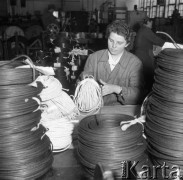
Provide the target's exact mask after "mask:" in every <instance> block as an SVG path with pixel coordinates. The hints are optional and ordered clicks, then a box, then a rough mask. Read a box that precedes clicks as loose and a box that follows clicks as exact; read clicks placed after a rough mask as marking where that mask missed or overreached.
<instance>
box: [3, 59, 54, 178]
mask: <svg viewBox="0 0 183 180" xmlns="http://www.w3.org/2000/svg"><path fill="white" fill-rule="evenodd" d="M1 63H2V64H3V65H2V66H3V68H2V66H0V71H1V69H3V70H5V71H7V72H8V71H9V70H13V68H14V65H13V64H14V61H10V62H4V63H3V62H1ZM15 64H16V65H17V64H18V63H15ZM5 71H4V72H5ZM21 72H22V71H20V72H19V73H20V74H21ZM24 72H27V73H28V75H29V76H30V77H33V75H32V76H31V74H30V73H29V71H27V69H26V70H25V71H24ZM19 73H18V70H17V74H18V75H19V77H21V79H22V81H23V78H24V77H22V76H20V74H19ZM21 75H22V74H21ZM23 75H24V74H23ZM28 75H27V74H26V73H25V76H26V77H28ZM9 76H10V74H4V75H2V74H1V78H0V81H1V80H2V82H3V83H2V82H1V83H0V101H1V104H0V159H1V163H0V179H7V180H28V179H36V178H39V177H41V176H42V175H44V174H45V173H46V172H47V171H48V170H49V169H50V168H51V166H52V162H53V155H52V151H51V142H50V139H49V138H48V136H46V135H45V133H46V129H45V128H44V127H43V126H41V125H39V123H40V119H41V111H40V110H38V109H39V104H38V101H39V100H38V98H37V95H38V93H40V91H41V87H40V86H38V87H37V88H35V87H32V86H30V85H29V83H31V82H32V80H33V79H30V78H29V80H27V81H24V83H21V82H20V83H19V82H18V81H17V82H13V81H12V83H7V82H5V81H4V80H5V79H11V78H12V79H13V78H14V79H18V78H17V77H16V74H14V73H13V74H11V77H9ZM4 77H6V78H4ZM21 79H19V81H21ZM16 83H17V84H16ZM27 83H28V84H27ZM2 84H3V85H2Z"/></svg>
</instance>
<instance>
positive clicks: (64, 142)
mask: <svg viewBox="0 0 183 180" xmlns="http://www.w3.org/2000/svg"><path fill="white" fill-rule="evenodd" d="M41 123H42V124H43V125H44V127H46V128H47V132H46V135H47V136H48V137H49V138H50V140H51V142H52V145H53V150H52V151H53V152H62V151H65V150H66V149H68V148H69V147H70V145H71V143H72V132H73V128H74V125H73V123H72V122H70V121H69V120H68V119H67V118H64V117H63V118H59V119H51V120H50V119H47V118H42V120H41Z"/></svg>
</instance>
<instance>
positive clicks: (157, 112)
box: [145, 49, 183, 176]
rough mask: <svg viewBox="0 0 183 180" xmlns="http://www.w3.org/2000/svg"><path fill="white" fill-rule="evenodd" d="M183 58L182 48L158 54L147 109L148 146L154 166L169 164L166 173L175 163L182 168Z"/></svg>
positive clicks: (146, 132) (168, 172)
mask: <svg viewBox="0 0 183 180" xmlns="http://www.w3.org/2000/svg"><path fill="white" fill-rule="evenodd" d="M182 58H183V50H181V49H165V50H163V51H162V52H161V53H160V54H159V56H158V58H157V68H156V70H155V82H154V84H153V91H152V95H151V96H150V97H149V99H148V105H147V111H146V117H147V120H146V125H145V134H146V137H147V142H148V147H147V149H148V152H149V154H150V156H151V158H152V162H153V163H154V165H163V164H164V163H166V165H167V166H168V167H169V169H167V175H169V174H170V172H171V171H172V169H171V168H172V166H173V165H174V166H175V165H177V166H178V167H179V168H180V169H182V168H183V164H182V160H183V151H182V149H183V145H182V137H183V136H182V132H183V125H182V122H183V119H182V117H183V103H182V102H183V101H182V100H183V80H182V77H183V61H182ZM177 173H180V172H177ZM159 176H162V175H160V174H159Z"/></svg>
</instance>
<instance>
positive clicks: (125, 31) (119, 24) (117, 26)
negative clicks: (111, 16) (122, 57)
mask: <svg viewBox="0 0 183 180" xmlns="http://www.w3.org/2000/svg"><path fill="white" fill-rule="evenodd" d="M111 32H114V33H117V34H118V35H121V36H123V37H124V38H125V40H126V41H127V42H129V41H130V28H129V26H128V25H127V24H126V23H124V22H123V21H122V20H115V21H113V22H112V23H111V24H109V25H108V26H107V29H106V38H108V37H109V35H110V33H111Z"/></svg>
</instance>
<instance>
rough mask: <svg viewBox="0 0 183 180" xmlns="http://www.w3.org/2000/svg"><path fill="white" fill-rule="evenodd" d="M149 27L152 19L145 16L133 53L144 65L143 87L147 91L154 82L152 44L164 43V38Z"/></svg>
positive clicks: (161, 44) (160, 44)
mask: <svg viewBox="0 0 183 180" xmlns="http://www.w3.org/2000/svg"><path fill="white" fill-rule="evenodd" d="M151 28H152V20H151V19H149V18H148V17H146V18H145V19H144V21H143V25H142V27H141V28H140V29H139V31H138V32H137V35H136V38H135V44H134V46H135V51H134V54H135V55H136V56H137V57H138V58H139V59H140V60H141V61H142V63H143V66H144V67H143V69H144V78H145V89H146V90H147V93H148V92H150V91H151V88H152V85H153V82H154V68H155V63H154V55H153V45H157V46H160V47H162V46H163V44H164V43H165V41H164V40H162V39H161V38H159V37H158V36H156V34H155V33H154V32H153V31H152V30H151Z"/></svg>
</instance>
